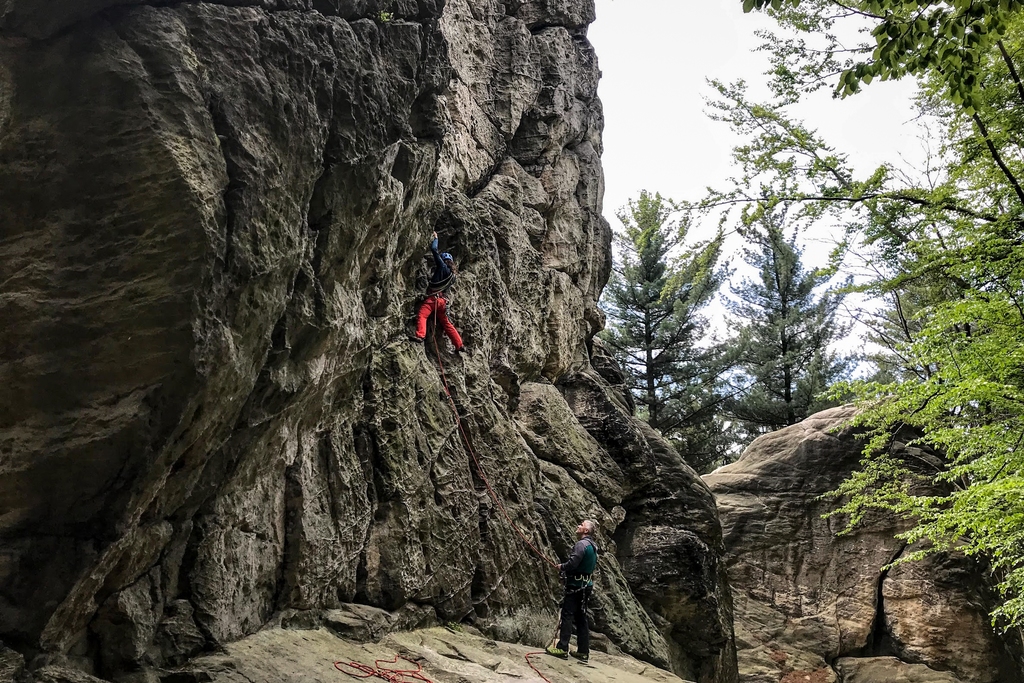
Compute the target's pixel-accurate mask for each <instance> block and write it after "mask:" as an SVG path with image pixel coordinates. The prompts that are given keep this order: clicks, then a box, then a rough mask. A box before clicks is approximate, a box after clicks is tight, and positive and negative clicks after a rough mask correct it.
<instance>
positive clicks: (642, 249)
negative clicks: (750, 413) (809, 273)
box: [602, 192, 726, 471]
mask: <svg viewBox="0 0 1024 683" xmlns="http://www.w3.org/2000/svg"><path fill="white" fill-rule="evenodd" d="M674 213H676V207H675V204H674V203H673V202H672V201H671V200H668V199H665V198H663V197H662V196H661V195H659V194H654V195H652V194H650V193H649V192H642V193H641V194H640V197H639V199H637V200H635V201H630V203H629V206H628V207H626V208H624V209H622V210H620V212H619V214H618V216H619V220H620V221H622V226H623V229H622V231H621V232H617V233H616V235H615V242H616V245H617V247H618V249H617V251H618V254H617V256H618V258H617V259H616V263H615V265H614V268H613V272H612V276H611V280H610V281H609V283H608V286H607V287H606V288H605V291H604V298H603V301H602V305H603V306H604V308H605V310H607V311H608V315H609V326H608V329H607V330H605V331H604V332H603V333H602V338H603V339H604V340H605V342H606V343H607V344H608V345H609V347H610V348H611V349H612V350H613V352H614V353H615V355H616V357H617V358H618V359H619V361H620V363H621V364H622V366H623V368H624V369H625V371H626V373H627V375H628V377H629V379H630V383H631V387H632V391H633V394H634V396H635V398H636V400H637V403H638V404H639V405H640V407H641V409H640V413H641V415H642V417H644V419H646V420H647V421H648V422H649V423H650V424H651V426H652V427H654V428H655V429H658V430H660V431H661V432H662V433H663V434H664V435H665V436H666V437H668V438H669V439H670V440H672V441H674V442H675V445H676V446H677V447H678V449H679V450H680V452H681V453H682V454H683V455H684V457H686V458H687V459H688V461H689V462H690V464H691V465H693V466H694V467H695V468H696V469H697V470H698V471H703V470H706V469H708V468H709V467H711V466H712V465H713V464H717V463H720V462H721V461H722V460H723V458H724V457H725V449H726V443H725V442H724V440H723V439H722V437H721V433H722V429H721V424H720V423H719V422H718V420H717V417H716V414H715V407H716V406H717V404H718V403H719V402H720V401H721V396H720V395H719V393H718V392H719V383H720V378H721V375H722V373H723V372H724V371H725V369H726V365H725V364H724V362H723V360H722V352H721V349H719V348H715V347H712V348H700V347H699V345H698V342H699V340H701V339H702V338H703V337H704V336H705V334H706V331H707V327H708V323H707V320H706V319H705V318H704V316H703V315H702V314H701V311H702V310H703V309H704V307H705V306H707V304H708V303H709V302H710V301H711V300H712V299H713V298H714V296H715V294H716V293H717V291H718V289H719V287H720V286H721V283H722V280H723V279H724V276H725V271H724V269H723V268H721V267H720V266H719V258H720V255H721V248H722V235H721V234H719V235H716V236H715V238H714V239H711V240H709V241H706V242H700V243H697V244H695V245H692V246H687V245H686V238H687V231H688V229H689V223H688V222H686V221H682V222H680V221H675V220H673V219H672V216H673V214H674Z"/></svg>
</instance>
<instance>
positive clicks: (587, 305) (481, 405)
mask: <svg viewBox="0 0 1024 683" xmlns="http://www.w3.org/2000/svg"><path fill="white" fill-rule="evenodd" d="M592 20H593V4H592V3H591V2H589V1H587V0H529V1H523V0H508V1H506V2H504V3H499V2H496V1H495V0H473V1H470V0H449V1H448V2H440V1H435V0H418V1H413V0H393V1H390V0H389V1H388V2H376V1H374V0H259V1H255V0H254V1H252V2H235V1H234V0H230V1H229V0H222V1H221V2H159V3H156V2H153V3H148V2H143V1H141V0H140V1H132V0H122V1H121V2H118V1H117V0H88V1H87V2H86V1H80V0H76V1H75V2H70V1H67V2H49V3H44V2H41V0H10V1H8V2H6V3H3V4H0V282H2V283H3V285H2V289H0V317H2V319H3V320H4V325H3V326H2V328H0V348H3V357H2V359H0V639H2V640H3V641H4V643H6V644H7V645H8V646H10V647H12V648H14V650H16V651H17V653H16V654H15V659H17V658H18V657H24V658H26V660H27V662H28V665H29V668H30V669H35V668H37V667H39V666H41V665H44V664H59V665H62V666H73V667H77V668H79V669H82V670H85V671H88V672H91V673H93V674H96V675H98V676H101V677H104V678H108V679H122V678H123V679H125V680H128V679H129V678H130V677H131V676H135V675H141V674H140V672H144V671H147V670H152V669H153V668H154V667H163V668H167V667H172V666H176V665H178V664H181V663H182V662H184V661H186V660H187V659H188V658H190V657H191V656H193V655H195V654H197V653H199V652H201V651H203V650H206V649H209V648H211V647H215V646H216V645H218V644H223V643H226V642H230V641H232V640H236V639H238V638H241V637H243V636H246V635H248V634H251V633H253V632H255V631H257V630H258V629H260V628H262V627H264V626H265V625H266V624H268V623H281V620H285V621H289V620H290V621H289V623H294V624H301V623H307V622H308V623H320V622H319V621H318V619H320V616H319V615H321V614H322V613H323V611H324V610H330V609H333V608H338V607H340V606H343V605H345V604H347V603H352V602H358V603H364V604H368V605H374V606H376V607H380V608H383V609H386V610H389V611H392V612H393V613H395V614H396V615H400V616H401V615H404V616H401V618H400V619H398V621H399V622H400V623H402V624H404V625H406V626H408V625H415V624H417V623H429V622H431V621H435V620H442V621H458V620H462V619H471V620H474V621H475V622H476V623H478V624H480V625H482V626H485V627H488V628H492V629H496V630H498V631H501V630H502V629H504V631H505V632H507V631H509V629H511V628H512V627H513V626H514V625H515V624H517V623H520V622H522V621H524V620H525V621H526V622H531V623H544V624H547V623H549V621H550V623H553V618H554V608H555V605H556V604H557V595H558V591H559V586H558V579H557V577H556V576H554V575H553V574H552V572H551V571H550V570H549V569H547V568H546V567H545V566H544V565H543V564H542V563H540V562H538V561H537V560H536V558H534V557H532V556H531V555H530V553H529V552H528V551H527V550H526V549H525V548H524V546H523V544H522V543H521V542H520V541H519V539H518V538H517V537H516V535H515V533H514V532H513V531H512V529H511V528H510V527H509V526H508V525H507V523H506V522H505V521H504V518H503V517H502V516H501V514H500V513H499V511H498V510H496V509H495V506H494V504H493V502H492V501H491V500H490V498H489V497H488V495H487V492H486V490H485V487H484V482H483V481H481V479H480V477H479V475H478V473H477V472H476V470H475V468H474V467H473V466H472V464H471V460H470V458H469V457H468V456H467V453H466V450H465V448H464V447H463V445H462V443H461V442H460V438H459V434H458V432H457V430H456V426H455V423H454V421H453V418H452V412H451V409H450V408H449V406H448V404H447V400H446V398H445V395H444V392H443V386H442V375H441V373H440V372H439V370H440V369H441V368H442V367H443V370H444V378H445V379H446V381H447V382H448V384H449V385H450V387H451V389H452V392H453V394H454V397H455V399H454V400H455V403H456V405H457V407H458V410H459V413H460V415H461V420H462V423H463V425H464V426H465V429H466V432H467V435H468V439H469V440H470V442H471V444H472V446H473V448H474V450H475V451H476V452H477V453H478V454H479V456H480V458H481V461H482V463H483V465H484V467H485V469H486V470H487V472H488V473H489V475H490V478H491V483H492V484H493V485H494V486H495V488H496V489H497V492H498V494H499V495H500V496H501V498H502V499H503V500H504V501H505V502H506V505H507V506H508V510H509V512H510V514H511V515H512V516H513V517H514V518H515V519H516V520H517V521H518V522H519V523H520V524H521V525H522V527H523V528H524V530H525V532H526V533H527V534H528V535H529V536H530V537H531V538H532V539H533V540H534V541H535V542H536V543H537V544H538V545H539V546H540V547H541V548H542V549H543V550H544V551H545V552H546V553H548V554H549V555H551V556H555V555H557V554H559V553H564V549H565V546H566V545H567V544H568V543H569V542H570V541H571V540H572V529H574V528H575V525H576V523H577V522H578V520H579V519H580V518H581V517H583V516H589V517H594V518H596V519H597V520H598V521H599V522H600V523H601V525H602V531H601V535H600V541H601V543H602V544H603V545H605V547H606V548H607V550H608V552H607V553H606V554H605V555H604V557H603V560H602V573H601V577H600V583H599V591H598V595H599V597H598V599H597V600H596V601H595V602H596V604H595V618H596V622H597V623H596V626H597V627H598V628H599V629H601V630H602V631H604V632H605V633H606V634H607V635H609V636H610V637H611V639H612V640H613V641H614V642H615V643H617V644H618V646H619V647H621V648H623V649H624V650H626V651H628V652H629V653H631V654H635V655H637V656H639V657H641V658H643V659H646V660H648V661H650V662H653V663H655V664H658V665H660V666H665V667H672V668H674V669H675V670H676V671H677V672H679V673H681V674H684V675H686V676H690V677H693V678H696V679H697V680H700V681H702V682H705V681H706V682H712V681H714V682H718V681H732V680H735V661H734V656H733V654H732V650H731V611H730V610H731V607H730V604H729V600H728V594H727V590H726V587H725V583H724V573H723V570H722V569H721V568H720V567H719V565H718V562H717V557H718V553H719V550H720V547H721V533H720V530H719V526H718V520H717V516H716V513H715V510H714V506H713V503H712V501H711V497H710V494H709V493H708V491H707V489H706V487H704V485H703V484H702V483H701V482H700V480H699V478H697V477H696V475H694V473H693V472H692V470H690V469H689V468H687V467H686V466H685V464H683V462H682V460H681V459H680V458H679V456H678V454H676V453H674V452H673V451H672V450H671V449H670V448H668V447H667V446H666V445H665V444H664V443H663V442H662V441H661V440H660V439H659V437H658V436H657V435H656V434H653V433H651V432H650V431H649V430H645V429H644V428H643V426H642V425H641V424H640V423H638V422H636V421H635V420H633V419H632V418H631V417H629V408H628V406H627V404H626V401H625V400H624V399H623V397H622V392H621V388H615V387H614V386H612V385H613V384H614V383H615V382H616V381H617V380H618V379H619V378H617V376H616V374H615V368H614V364H613V363H609V362H608V361H609V359H608V358H607V357H606V355H605V354H603V352H602V350H601V349H600V346H599V345H594V344H592V343H591V337H592V335H593V334H594V332H596V331H597V330H598V329H600V328H601V326H602V325H603V316H602V314H601V312H600V311H599V309H598V308H597V305H596V302H597V299H598V296H599V294H600V291H601V288H602V287H603V286H604V283H605V281H606V279H607V276H608V272H609V268H610V248H609V240H610V232H609V228H608V226H607V224H606V223H605V221H604V220H603V219H602V218H601V201H602V193H603V188H602V182H603V181H602V175H601V167H600V152H601V127H602V117H601V108H600V103H599V101H598V100H597V97H596V88H597V81H598V77H599V72H598V69H597V61H596V58H595V55H594V53H593V49H592V48H591V46H590V44H589V43H588V42H587V40H586V35H585V32H586V27H587V25H588V24H589V23H590V22H591V21H592ZM433 229H436V230H437V231H438V232H439V233H440V235H441V242H442V244H441V246H442V248H443V249H445V250H448V251H451V252H453V253H454V254H455V257H456V261H457V262H458V264H459V269H460V278H459V283H458V285H457V287H456V290H455V301H454V313H453V318H454V320H455V322H456V324H457V325H458V326H459V328H460V329H461V330H462V331H463V334H464V337H465V338H466V341H467V344H468V345H469V347H470V348H471V349H472V350H473V351H472V354H471V355H470V356H468V357H462V358H460V357H457V356H454V355H453V354H451V353H450V352H449V350H448V349H447V348H446V342H445V341H444V339H443V338H439V340H438V343H437V347H436V348H435V346H434V344H433V342H430V343H428V344H427V346H426V348H424V347H423V346H417V345H413V344H411V343H409V342H408V341H406V339H405V337H406V332H407V330H408V324H409V319H410V316H411V312H412V310H413V307H414V305H415V304H416V302H417V299H418V296H419V292H420V291H421V289H422V285H423V282H422V279H423V277H424V275H425V273H426V269H427V263H426V262H425V261H424V259H423V255H424V253H425V250H426V244H427V241H428V239H429V234H430V232H431V230H433ZM592 360H593V361H594V362H593V363H592V362H591V361H592ZM598 361H600V362H598ZM595 367H598V368H600V369H601V373H598V372H597V371H596V370H595V369H594V368H595ZM667 598H668V599H667ZM275 620H276V621H275ZM5 652H12V651H9V650H5Z"/></svg>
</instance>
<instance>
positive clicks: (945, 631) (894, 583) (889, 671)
mask: <svg viewBox="0 0 1024 683" xmlns="http://www.w3.org/2000/svg"><path fill="white" fill-rule="evenodd" d="M853 415H854V409H853V408H852V407H850V406H846V407H841V408H833V409H831V410H827V411H824V412H821V413H818V414H816V415H812V416H811V417H809V418H807V419H806V420H804V421H803V422H801V423H799V424H797V425H793V426H792V427H787V428H785V429H781V430H779V431H777V432H773V433H771V434H768V435H765V436H762V437H760V438H759V439H757V440H756V441H754V443H752V444H751V445H750V446H749V447H748V448H747V450H746V451H744V453H743V455H742V457H740V459H739V460H738V461H737V462H735V463H733V464H731V465H727V466H725V467H722V468H719V469H718V470H716V471H715V472H713V473H712V474H709V475H706V476H705V477H704V480H705V481H706V482H707V483H708V485H709V486H710V487H711V490H712V491H713V492H714V494H715V497H716V500H717V504H718V510H719V513H720V514H721V518H722V528H723V533H724V535H725V548H726V555H725V564H726V565H727V566H728V574H729V581H730V583H731V585H732V588H733V600H734V602H735V606H736V645H737V648H738V658H739V671H740V680H741V681H747V682H749V683H755V682H756V683H779V682H780V681H784V682H785V683H789V682H790V681H798V680H805V679H806V680H814V681H822V682H832V681H841V682H843V683H891V682H899V681H921V682H922V683H932V682H934V683H946V682H947V681H948V682H949V683H956V682H962V683H996V682H997V681H998V682H1000V683H1015V682H1017V681H1020V680H1022V679H1024V677H1022V674H1021V668H1020V665H1019V664H1018V662H1020V661H1021V660H1020V648H1019V644H1017V643H1014V642H1013V641H1012V639H1009V638H1003V637H1000V636H999V635H997V634H996V633H995V631H994V630H993V628H992V627H991V625H990V624H989V620H988V611H989V610H990V609H991V608H992V607H993V601H992V598H993V595H992V593H991V591H990V590H989V589H988V588H987V584H986V579H985V576H984V571H983V568H982V567H980V566H979V565H978V564H977V563H975V562H972V561H969V560H968V559H967V558H964V557H962V556H955V555H941V556H939V555H936V556H932V557H931V558H929V559H927V560H925V561H923V562H919V563H913V564H902V565H897V566H896V567H893V568H892V569H889V570H883V567H885V566H886V565H888V564H889V563H890V562H892V561H893V560H895V559H897V558H898V557H899V556H900V555H901V554H902V553H903V552H905V544H904V543H903V542H902V541H900V540H898V539H896V538H895V535H896V534H897V533H899V532H900V531H903V530H904V529H905V528H906V526H905V524H903V523H902V522H900V521H899V520H898V519H893V518H891V517H889V516H885V515H881V514H869V515H868V516H867V517H866V518H865V521H864V522H863V523H862V524H861V525H860V526H859V527H858V529H857V530H856V531H855V532H853V533H851V534H847V535H843V536H837V535H836V534H837V532H838V531H840V530H841V529H842V528H843V522H842V520H838V519H836V518H824V517H823V515H824V514H825V513H827V512H828V511H829V510H831V509H834V507H835V505H836V504H835V503H834V502H833V501H830V500H823V499H821V498H820V496H821V495H822V494H824V493H827V492H829V491H832V490H834V489H835V488H836V487H838V486H839V484H840V483H841V482H842V481H843V480H844V479H845V478H846V477H848V476H849V475H850V473H851V472H853V470H854V469H855V468H856V467H857V465H858V463H859V462H860V458H861V450H862V448H863V445H864V444H863V440H862V439H860V438H858V434H857V433H856V432H854V431H852V430H850V429H840V427H841V426H842V424H843V422H844V421H845V420H847V419H849V418H850V417H852V416H853ZM906 441H907V438H905V437H903V436H902V435H900V434H897V435H896V436H895V437H894V442H893V448H894V452H896V453H897V454H902V455H903V457H906V458H908V459H910V462H916V463H924V464H925V466H926V467H931V468H932V470H931V471H933V472H934V471H935V470H934V468H935V464H931V465H928V460H929V459H930V458H935V456H934V454H930V453H929V452H927V451H925V450H922V449H920V448H915V447H908V446H906V445H905V443H904V442H906ZM936 464H937V461H936Z"/></svg>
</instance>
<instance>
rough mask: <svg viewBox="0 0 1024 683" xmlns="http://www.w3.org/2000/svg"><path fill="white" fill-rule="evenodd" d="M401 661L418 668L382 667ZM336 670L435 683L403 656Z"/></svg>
mask: <svg viewBox="0 0 1024 683" xmlns="http://www.w3.org/2000/svg"><path fill="white" fill-rule="evenodd" d="M399 659H404V660H405V661H407V662H409V663H410V664H415V665H416V668H415V669H392V668H391V667H388V666H381V662H383V663H385V664H398V660H399ZM334 668H335V669H337V670H338V671H340V672H341V673H343V674H347V675H349V676H351V677H352V678H379V679H381V680H383V681H387V682H388V683H434V682H433V681H432V680H430V679H429V678H427V677H426V676H424V675H423V667H422V666H420V665H419V664H418V663H417V662H414V661H412V660H411V659H409V658H407V657H402V656H401V655H395V658H394V659H390V660H388V659H377V660H374V662H373V666H368V665H366V664H362V663H360V662H335V663H334ZM355 672H358V673H355ZM545 680H546V679H545ZM548 683H550V681H549V682H548Z"/></svg>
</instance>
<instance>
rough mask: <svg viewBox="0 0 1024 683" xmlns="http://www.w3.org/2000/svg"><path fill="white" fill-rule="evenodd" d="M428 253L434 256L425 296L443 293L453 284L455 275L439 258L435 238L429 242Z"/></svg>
mask: <svg viewBox="0 0 1024 683" xmlns="http://www.w3.org/2000/svg"><path fill="white" fill-rule="evenodd" d="M430 253H431V254H433V255H434V274H433V275H431V276H430V284H429V285H428V286H427V294H436V293H437V292H443V291H445V290H446V289H448V288H449V287H451V286H452V284H454V282H455V273H453V272H452V269H451V268H450V267H449V266H448V264H447V263H445V262H444V259H443V258H441V254H440V253H439V252H438V251H437V238H436V237H435V238H434V239H433V240H431V242H430Z"/></svg>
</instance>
